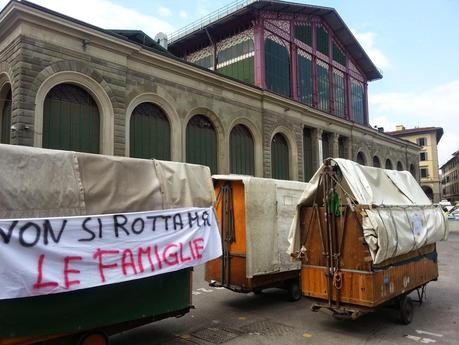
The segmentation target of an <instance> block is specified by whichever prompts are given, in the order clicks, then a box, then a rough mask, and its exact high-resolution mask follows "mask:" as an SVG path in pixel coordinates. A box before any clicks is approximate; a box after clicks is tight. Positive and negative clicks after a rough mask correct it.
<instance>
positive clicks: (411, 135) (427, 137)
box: [388, 125, 443, 202]
mask: <svg viewBox="0 0 459 345" xmlns="http://www.w3.org/2000/svg"><path fill="white" fill-rule="evenodd" d="M388 134H390V135H393V136H396V137H398V138H400V139H404V140H407V141H410V142H412V143H415V144H417V145H418V146H420V148H421V151H420V152H419V175H418V176H419V179H420V184H421V187H422V189H423V190H424V192H425V193H426V194H427V196H428V197H429V198H430V199H431V200H432V201H433V202H439V201H440V200H441V188H440V174H439V168H438V166H439V165H438V143H439V142H440V139H441V137H442V136H443V128H441V127H422V128H408V129H407V128H405V127H404V126H402V125H399V126H397V127H396V130H395V131H394V132H388Z"/></svg>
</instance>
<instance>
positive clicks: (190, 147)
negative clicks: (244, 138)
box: [186, 115, 217, 174]
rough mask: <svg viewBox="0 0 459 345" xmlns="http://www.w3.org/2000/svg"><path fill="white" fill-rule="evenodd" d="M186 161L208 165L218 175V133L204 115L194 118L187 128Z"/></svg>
mask: <svg viewBox="0 0 459 345" xmlns="http://www.w3.org/2000/svg"><path fill="white" fill-rule="evenodd" d="M186 161H187V162H188V163H194V164H202V165H207V166H208V167H209V168H210V171H211V173H212V174H215V173H217V133H216V132H215V127H214V125H213V124H212V122H211V121H210V120H209V119H208V118H207V117H206V116H204V115H195V116H193V117H192V118H191V119H190V121H189V122H188V125H187V127H186Z"/></svg>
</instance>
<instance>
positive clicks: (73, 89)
mask: <svg viewBox="0 0 459 345" xmlns="http://www.w3.org/2000/svg"><path fill="white" fill-rule="evenodd" d="M99 136H100V119H99V109H98V107H97V104H96V103H95V102H94V100H93V98H92V97H91V96H90V95H89V94H88V93H87V92H86V91H85V90H83V89H82V88H80V87H78V86H75V85H70V84H60V85H57V86H55V87H54V88H52V89H51V91H50V92H49V93H48V95H47V96H46V99H45V104H44V109H43V147H45V148H50V149H58V150H71V151H80V152H90V153H99Z"/></svg>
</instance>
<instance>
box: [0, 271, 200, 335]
mask: <svg viewBox="0 0 459 345" xmlns="http://www.w3.org/2000/svg"><path fill="white" fill-rule="evenodd" d="M190 288H191V282H190V269H184V270H180V271H176V272H172V273H166V274H162V275H158V276H154V277H150V278H143V279H136V280H131V281H129V282H124V283H119V284H111V285H105V286H100V287H95V288H90V289H82V290H76V291H72V292H65V293H58V294H51V295H43V296H36V297H28V298H16V299H8V300H0V339H2V338H10V337H25V336H43V335H50V334H57V333H70V332H81V331H84V330H89V329H93V328H98V327H103V326H108V325H112V324H117V323H123V322H127V321H131V320H139V319H142V318H147V317H159V316H161V315H164V316H166V315H165V314H174V312H175V313H178V312H181V311H183V310H184V309H187V308H189V307H190V305H191V300H190V295H191V291H190Z"/></svg>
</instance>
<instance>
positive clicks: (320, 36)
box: [316, 26, 328, 55]
mask: <svg viewBox="0 0 459 345" xmlns="http://www.w3.org/2000/svg"><path fill="white" fill-rule="evenodd" d="M316 42H317V50H318V51H319V52H321V53H322V54H325V55H328V33H327V31H325V29H324V28H323V27H322V26H317V28H316Z"/></svg>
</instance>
